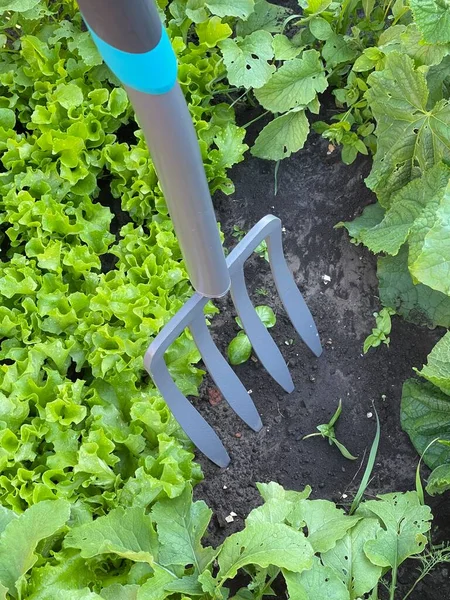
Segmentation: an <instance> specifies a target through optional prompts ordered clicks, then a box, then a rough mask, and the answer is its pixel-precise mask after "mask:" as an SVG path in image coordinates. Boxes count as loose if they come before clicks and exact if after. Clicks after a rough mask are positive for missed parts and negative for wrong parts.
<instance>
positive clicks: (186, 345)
mask: <svg viewBox="0 0 450 600" xmlns="http://www.w3.org/2000/svg"><path fill="white" fill-rule="evenodd" d="M170 8H171V9H172V11H173V10H174V7H173V6H171V7H170ZM0 11H1V13H2V27H3V29H2V30H3V32H4V33H2V34H1V38H0V43H1V44H2V46H3V51H2V53H1V55H0V160H1V163H2V172H1V173H0V198H1V199H0V244H1V250H2V255H1V262H0V297H1V300H0V440H1V442H0V503H1V504H2V505H3V506H5V507H9V508H10V509H13V510H14V511H16V512H21V511H23V510H25V509H26V508H27V507H28V506H32V505H34V504H37V503H38V502H39V501H42V500H46V499H53V500H56V499H67V500H70V501H71V502H73V503H75V504H76V505H77V506H79V510H80V511H81V513H82V514H84V512H86V511H89V512H92V513H94V514H104V513H105V512H107V511H108V510H110V509H111V508H114V507H120V506H122V507H128V506H140V507H142V508H143V507H147V506H148V505H150V504H151V503H153V502H154V501H155V500H156V499H158V498H161V497H176V496H177V495H179V494H180V493H182V491H183V490H184V488H185V486H186V482H191V483H192V484H195V483H196V482H197V481H198V480H199V479H200V477H201V472H200V469H199V467H198V466H197V465H196V464H195V463H193V454H192V452H191V448H190V446H189V443H188V440H187V439H186V438H185V436H184V434H183V432H182V431H181V430H180V428H179V427H178V426H177V424H176V422H175V421H174V419H173V417H172V416H171V414H170V412H169V411H168V408H167V407H166V405H165V403H164V402H163V400H162V398H161V397H160V395H159V394H158V392H157V390H156V389H155V388H154V386H153V384H152V382H151V381H150V379H149V377H148V376H147V375H146V373H145V371H144V369H143V354H144V352H145V349H146V347H147V345H148V344H149V343H150V342H151V340H152V339H153V337H154V336H155V335H156V334H157V333H158V331H159V330H160V329H161V327H163V325H164V324H165V323H166V322H167V321H168V320H169V319H170V318H171V317H172V316H173V315H174V314H175V312H176V311H177V310H178V309H179V308H180V307H181V306H182V305H183V303H184V302H185V301H186V299H187V298H188V297H189V296H190V295H191V294H192V289H191V287H190V285H189V281H188V277H187V273H186V271H185V268H184V265H183V262H182V259H181V254H180V250H179V246H178V243H177V240H176V238H175V236H174V233H173V228H172V224H171V222H170V220H169V218H168V216H167V210H166V207H165V203H164V198H163V195H162V193H161V190H160V188H159V186H158V181H157V178H156V174H155V170H154V167H153V164H152V161H151V159H150V157H149V155H148V152H147V150H146V147H145V143H144V140H143V137H142V133H141V131H140V130H139V129H138V125H137V124H136V123H135V122H134V120H133V112H132V109H131V106H130V103H129V101H128V99H127V96H126V93H125V91H124V90H123V89H122V88H121V87H120V86H119V85H118V82H117V81H116V80H115V78H114V76H113V75H112V74H111V73H110V72H109V70H108V69H107V68H106V67H105V65H103V64H102V61H101V58H100V56H99V54H98V52H97V50H96V48H95V46H94V44H93V42H92V40H91V38H90V35H89V33H88V32H86V31H84V30H83V27H82V23H81V17H80V15H79V13H78V10H77V7H76V3H75V2H54V1H52V2H50V1H46V0H45V1H44V0H40V1H34V0H14V1H11V2H6V3H3V4H2V5H1V7H0ZM167 15H168V16H170V11H169V7H167ZM168 29H169V34H170V36H171V38H172V43H173V45H174V48H175V49H176V52H177V54H178V58H179V62H180V82H181V85H182V87H183V89H184V92H185V94H186V97H187V100H188V103H189V108H190V110H191V114H192V117H193V120H194V123H195V126H196V128H197V132H198V135H199V138H200V144H201V150H202V155H203V157H204V162H205V169H206V172H207V176H208V180H209V182H210V186H211V189H212V190H213V191H214V190H216V189H221V190H222V191H224V192H226V193H229V192H230V191H232V189H233V188H232V184H231V181H230V180H229V179H228V177H227V170H228V168H229V167H231V166H232V165H233V164H234V163H235V162H238V161H240V160H241V159H242V154H243V152H244V151H245V150H246V146H245V144H244V143H243V142H242V139H243V135H244V130H243V129H241V128H239V127H238V126H237V125H236V124H235V122H234V113H233V111H232V109H230V108H229V107H227V106H225V105H224V104H222V103H217V102H215V101H214V98H215V93H216V92H217V91H219V90H221V89H222V88H223V87H224V83H223V81H222V79H223V73H224V66H223V64H222V62H221V59H220V55H219V54H218V52H217V49H215V39H214V37H215V35H217V31H216V29H214V28H213V29H212V30H211V29H208V28H205V27H203V28H199V39H198V40H196V41H195V42H194V41H189V42H187V41H186V40H185V39H184V37H183V32H182V29H181V28H180V27H179V26H178V25H177V24H176V19H175V20H174V21H173V23H172V24H169V26H168ZM219 29H220V28H219ZM227 31H228V30H227V29H226V28H225V31H223V28H222V33H220V37H221V38H222V39H223V37H224V35H225V37H226V35H227ZM125 140H127V141H125ZM115 198H117V202H119V203H120V204H121V207H122V213H117V210H116V209H115V206H116V204H115V203H116V200H115ZM207 312H208V313H212V312H214V308H213V307H212V306H209V307H208V308H207ZM198 360H199V355H198V352H197V350H196V348H195V345H194V344H193V341H192V340H191V338H190V337H189V336H188V335H187V334H184V335H182V336H181V337H180V339H179V340H177V341H176V342H175V343H174V344H173V346H172V347H171V348H170V350H169V351H168V353H167V362H168V365H169V369H170V371H171V373H172V375H173V377H174V379H175V381H176V382H177V384H178V385H179V386H180V388H181V389H182V390H183V392H184V393H186V394H196V393H197V390H198V386H199V384H200V382H201V378H202V371H201V370H199V369H198V367H197V366H196V363H197V362H198ZM81 513H80V514H81Z"/></svg>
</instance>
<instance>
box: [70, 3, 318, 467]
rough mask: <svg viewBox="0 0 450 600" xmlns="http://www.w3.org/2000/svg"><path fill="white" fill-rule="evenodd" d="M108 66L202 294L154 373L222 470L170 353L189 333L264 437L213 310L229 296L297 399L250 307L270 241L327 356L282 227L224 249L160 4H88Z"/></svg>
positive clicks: (221, 453)
mask: <svg viewBox="0 0 450 600" xmlns="http://www.w3.org/2000/svg"><path fill="white" fill-rule="evenodd" d="M78 3H79V5H80V8H81V11H82V14H83V17H84V20H85V22H86V24H87V26H88V28H89V29H90V31H91V33H92V36H93V39H94V41H95V43H96V45H97V47H98V49H99V51H100V53H101V54H102V56H103V58H104V60H105V62H106V63H107V64H108V66H109V67H110V68H111V70H112V71H113V72H114V73H115V75H116V76H117V77H118V78H119V80H120V81H121V82H122V83H123V84H124V85H125V88H126V90H127V93H128V96H129V98H130V100H131V102H132V104H133V106H134V109H135V112H136V115H137V117H138V121H139V123H140V126H141V127H142V129H143V131H144V134H145V137H146V140H147V144H148V147H149V150H150V154H151V156H152V159H153V162H154V164H155V168H156V171H157V174H158V177H159V181H160V185H161V188H162V190H163V193H164V196H165V199H166V202H167V206H168V209H169V213H170V216H171V219H172V221H173V226H174V229H175V232H176V234H177V237H178V241H179V243H180V247H181V251H182V254H183V257H184V261H185V264H186V269H187V271H188V273H189V277H190V280H191V283H192V285H193V287H194V288H195V290H196V292H195V293H194V295H193V296H192V297H191V298H190V299H189V300H188V301H187V302H186V304H185V305H184V306H183V307H182V308H181V309H180V311H179V312H178V313H177V314H176V315H175V316H174V317H173V318H172V319H171V320H170V321H169V322H168V323H167V324H166V325H165V326H164V327H163V329H162V330H161V331H160V332H159V334H158V335H157V336H156V337H155V339H154V340H153V342H152V343H151V344H150V346H149V348H148V350H147V352H146V354H145V359H144V364H145V368H146V369H147V371H148V372H149V373H150V375H151V377H152V378H153V381H154V383H155V385H156V386H157V387H158V389H159V391H160V392H161V394H162V396H163V397H164V400H165V401H166V402H167V404H168V406H169V407H170V409H171V411H172V413H173V415H174V417H175V418H176V419H177V421H178V422H179V424H180V425H181V427H182V428H183V430H184V431H185V433H186V434H187V435H188V436H189V437H190V438H191V440H192V441H193V442H194V444H195V445H196V446H197V448H198V449H199V450H201V452H203V453H204V454H205V455H206V456H207V457H208V458H209V459H210V460H212V461H213V462H215V463H216V464H217V465H219V466H221V467H225V466H227V465H228V463H229V462H230V457H229V456H228V453H227V451H226V450H225V448H224V446H223V444H222V442H221V441H220V439H219V437H218V435H217V434H216V432H215V431H214V430H213V428H212V427H211V426H210V425H209V424H208V423H207V422H206V421H205V419H204V418H203V417H202V416H201V415H200V413H198V412H197V410H196V409H195V408H194V406H193V405H192V404H191V403H190V402H189V400H188V399H187V398H186V397H185V396H184V395H183V394H182V393H181V392H180V390H179V389H178V388H177V386H176V385H175V383H174V381H173V380H172V377H171V375H170V373H169V371H168V369H167V366H166V363H165V361H164V353H165V351H166V350H167V348H168V347H169V346H170V344H171V343H172V342H174V341H175V339H176V338H177V337H178V336H179V335H180V334H181V333H182V332H183V330H184V329H185V327H188V328H189V330H190V331H191V334H192V337H193V339H194V341H195V344H196V345H197V347H198V350H199V352H200V354H201V356H202V359H203V362H204V364H205V366H206V368H207V370H208V371H209V373H210V375H211V377H212V378H213V380H214V381H215V383H216V385H217V387H218V388H219V390H220V391H221V393H222V395H223V396H224V398H225V399H226V400H227V402H228V403H229V404H230V406H231V407H232V409H233V410H234V411H235V412H236V414H237V415H239V417H240V418H241V419H242V420H243V421H244V422H245V423H247V425H248V426H249V427H251V428H252V429H253V430H255V431H259V430H260V429H261V427H262V422H261V418H260V416H259V414H258V411H257V409H256V407H255V404H254V403H253V400H252V399H251V397H250V396H249V394H248V393H247V391H246V389H245V387H244V385H243V384H242V382H241V381H240V379H239V378H238V377H237V375H236V374H235V373H234V371H233V370H232V368H231V367H230V365H229V364H228V362H227V361H226V360H225V358H224V357H223V356H222V354H221V353H220V352H219V350H218V348H217V347H216V345H215V343H214V341H213V339H212V337H211V334H210V333H209V330H208V327H207V324H206V321H205V317H204V313H203V309H204V307H205V305H206V303H207V302H208V300H209V299H211V298H220V297H222V296H224V295H225V294H226V293H227V292H228V291H230V292H231V297H232V300H233V303H234V306H235V308H236V312H237V314H238V315H239V318H240V320H241V322H242V326H243V329H244V330H245V332H246V334H247V335H248V337H249V339H250V342H251V344H252V346H253V349H254V351H255V353H256V355H257V356H258V358H259V360H260V361H261V363H262V364H263V366H264V367H265V368H266V369H267V371H268V372H269V373H270V375H271V376H272V377H273V378H274V379H275V380H276V381H277V382H278V383H279V384H280V385H281V386H282V387H283V388H284V389H285V390H286V391H287V392H292V390H293V389H294V384H293V382H292V378H291V375H290V373H289V370H288V368H287V365H286V362H285V361H284V359H283V356H282V355H281V352H280V351H279V349H278V347H277V345H276V344H275V342H274V341H273V339H272V337H271V336H270V334H269V332H268V331H267V329H266V328H265V326H264V325H263V323H262V321H261V320H260V318H259V317H258V314H257V313H256V311H255V309H254V307H253V304H252V302H251V300H250V298H249V295H248V292H247V288H246V284H245V278H244V263H245V261H246V260H247V259H248V257H249V256H250V255H251V254H252V252H253V251H254V249H255V248H256V247H257V246H258V245H259V244H260V243H261V242H262V241H263V240H266V242H267V248H268V254H269V264H270V268H271V270H272V274H273V277H274V280H275V285H276V288H277V290H278V294H279V296H280V298H281V301H282V303H283V305H284V308H285V310H286V312H287V314H288V315H289V318H290V319H291V321H292V324H293V326H294V328H295V329H296V331H297V333H298V334H299V336H300V337H301V338H302V339H303V341H304V342H305V343H306V345H307V346H308V347H309V348H310V349H311V350H312V352H313V353H314V354H315V355H316V356H320V354H321V352H322V347H321V344H320V340H319V334H318V332H317V328H316V325H315V323H314V319H313V317H312V315H311V313H310V311H309V309H308V307H307V305H306V303H305V301H304V299H303V297H302V295H301V293H300V292H299V290H298V288H297V286H296V284H295V281H294V279H293V277H292V275H291V273H290V271H289V268H288V266H287V263H286V259H285V257H284V253H283V246H282V229H281V221H280V219H278V218H277V217H275V216H273V215H267V216H265V217H264V218H263V219H261V220H260V221H259V222H258V223H257V224H256V225H255V226H254V227H253V228H252V229H251V230H250V231H249V232H248V233H247V235H246V236H245V237H244V238H243V239H242V240H241V241H240V242H239V243H238V244H237V246H236V247H235V248H234V249H233V251H232V252H231V253H230V254H229V255H228V257H227V258H225V256H224V252H223V248H222V244H221V241H220V236H219V231H218V227H217V222H216V218H215V215H214V209H213V205H212V201H211V196H210V193H209V189H208V183H207V180H206V176H205V172H204V169H203V162H202V158H201V155H200V149H199V146H198V141H197V137H196V133H195V129H194V127H193V124H192V121H191V118H190V115H189V111H188V108H187V105H186V101H185V99H184V96H183V93H182V91H181V89H180V87H179V85H178V83H177V81H176V78H177V62H176V57H175V54H174V52H173V50H172V47H171V44H170V41H169V38H168V36H167V33H166V31H165V29H164V27H163V26H162V24H161V20H160V17H159V14H158V11H157V9H156V6H155V5H154V4H153V0H78Z"/></svg>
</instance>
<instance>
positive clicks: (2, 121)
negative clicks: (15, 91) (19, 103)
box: [0, 108, 16, 130]
mask: <svg viewBox="0 0 450 600" xmlns="http://www.w3.org/2000/svg"><path fill="white" fill-rule="evenodd" d="M15 124H16V115H15V113H14V111H13V110H11V109H10V108H0V127H3V129H6V130H7V129H13V127H14V126H15Z"/></svg>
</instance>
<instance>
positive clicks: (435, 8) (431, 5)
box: [409, 0, 450, 44]
mask: <svg viewBox="0 0 450 600" xmlns="http://www.w3.org/2000/svg"><path fill="white" fill-rule="evenodd" d="M409 3H410V6H411V10H412V11H413V14H414V20H415V21H416V23H417V25H418V27H419V29H420V30H421V32H422V34H423V37H424V38H425V40H426V41H427V42H429V43H430V44H445V43H447V42H450V6H449V4H448V0H410V2H409Z"/></svg>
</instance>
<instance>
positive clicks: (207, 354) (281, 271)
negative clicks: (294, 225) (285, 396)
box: [144, 215, 322, 467]
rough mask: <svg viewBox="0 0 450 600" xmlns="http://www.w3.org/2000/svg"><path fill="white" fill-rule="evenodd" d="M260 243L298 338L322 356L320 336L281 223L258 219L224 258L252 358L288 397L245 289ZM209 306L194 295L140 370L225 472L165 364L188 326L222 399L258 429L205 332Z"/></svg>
mask: <svg viewBox="0 0 450 600" xmlns="http://www.w3.org/2000/svg"><path fill="white" fill-rule="evenodd" d="M263 240H266V242H267V248H268V254H269V264H270V268H271V271H272V275H273V278H274V281H275V285H276V288H277V291H278V294H279V296H280V299H281V301H282V303H283V306H284V308H285V310H286V312H287V314H288V316H289V318H290V320H291V322H292V324H293V326H294V328H295V330H296V331H297V333H298V334H299V336H300V337H301V338H302V340H303V341H304V342H305V344H306V345H307V346H308V347H309V348H310V350H312V352H313V353H314V354H315V355H316V356H320V354H321V353H322V346H321V344H320V339H319V334H318V332H317V328H316V325H315V323H314V319H313V317H312V315H311V313H310V311H309V309H308V307H307V305H306V303H305V301H304V299H303V296H302V295H301V293H300V291H299V290H298V288H297V286H296V284H295V281H294V279H293V276H292V274H291V272H290V271H289V268H288V266H287V263H286V259H285V257H284V253H283V245H282V230H281V221H280V219H278V218H277V217H274V216H273V215H267V216H265V217H264V218H262V219H261V220H260V221H259V222H258V223H257V224H256V225H255V226H254V227H253V228H252V229H251V230H250V231H249V232H248V233H247V235H246V236H245V237H244V238H243V239H242V240H241V241H240V242H239V243H238V244H237V246H236V247H235V248H234V249H233V251H232V252H230V254H229V255H228V257H227V259H226V262H227V267H228V270H229V274H230V279H231V287H230V292H231V297H232V300H233V304H234V306H235V308H236V312H237V314H238V315H239V318H240V320H241V323H242V326H243V329H244V331H245V333H246V334H247V336H248V337H249V339H250V342H251V344H252V346H253V350H254V352H255V354H256V355H257V357H258V358H259V360H260V361H261V363H262V365H263V366H264V367H265V369H266V370H267V371H268V372H269V373H270V375H271V376H272V377H273V379H275V381H277V382H278V383H279V384H280V385H281V387H283V388H284V389H285V390H286V392H292V391H293V389H294V384H293V382H292V378H291V375H290V373H289V370H288V368H287V365H286V362H285V360H284V358H283V356H282V354H281V352H280V350H279V349H278V346H277V345H276V344H275V342H274V340H273V339H272V337H271V335H270V333H269V332H268V330H267V329H266V327H265V326H264V324H263V323H262V321H261V320H260V318H259V317H258V314H257V313H256V311H255V308H254V306H253V304H252V302H251V300H250V297H249V295H248V292H247V288H246V285H245V278H244V263H245V261H246V260H247V259H248V258H249V256H250V255H251V254H252V252H253V251H254V249H255V248H256V247H257V246H258V245H259V244H260V243H261V242H262V241H263ZM208 301H209V298H207V297H205V296H203V295H202V294H199V293H198V292H197V293H195V294H194V295H193V296H192V297H191V298H190V299H189V300H188V301H187V302H186V304H185V305H184V306H183V307H182V308H181V309H180V310H179V311H178V313H177V314H176V315H175V316H174V317H173V318H172V319H171V320H170V321H169V322H168V323H167V324H166V325H165V327H164V328H163V329H162V330H161V331H160V332H159V334H158V335H157V336H156V338H155V339H154V340H153V342H152V343H151V344H150V346H149V347H148V349H147V352H146V354H145V357H144V365H145V368H146V370H147V371H148V372H149V374H150V375H151V377H152V379H153V381H154V383H155V385H156V386H157V387H158V389H159V391H160V392H161V394H162V396H163V398H164V400H165V401H166V403H167V405H168V406H169V408H170V410H171V411H172V413H173V415H174V417H175V418H176V419H177V421H178V422H179V424H180V425H181V427H182V428H183V430H184V431H185V433H186V435H187V436H188V437H189V438H190V439H191V440H192V441H193V442H194V444H195V445H196V446H197V448H198V449H199V450H200V451H201V452H203V454H205V455H206V456H207V457H208V458H209V459H210V460H211V461H213V462H214V463H216V464H217V465H219V466H220V467H226V466H227V465H228V464H229V462H230V457H229V455H228V453H227V451H226V450H225V448H224V446H223V444H222V442H221V441H220V439H219V437H218V435H217V434H216V432H215V431H214V429H213V428H212V427H211V426H210V425H209V424H208V423H207V422H206V421H205V419H204V418H203V417H202V416H201V415H200V413H199V412H198V411H197V410H196V409H195V408H194V406H193V405H192V404H191V403H190V402H189V400H188V399H187V398H186V397H185V396H184V395H183V394H182V393H181V392H180V390H179V389H178V388H177V386H176V385H175V383H174V381H173V379H172V377H171V375H170V373H169V371H168V369H167V366H166V363H165V361H164V353H165V351H166V350H167V349H168V347H169V346H170V344H172V342H174V341H175V340H176V339H177V337H178V336H179V335H180V334H181V333H182V332H183V331H184V329H185V327H188V328H189V330H190V332H191V334H192V337H193V339H194V341H195V344H196V346H197V348H198V350H199V352H200V354H201V356H202V359H203V362H204V364H205V366H206V368H207V370H208V371H209V373H210V375H211V377H212V379H213V380H214V382H215V384H216V385H217V387H218V389H219V390H220V391H221V393H222V395H223V397H224V398H225V400H226V401H227V402H228V404H229V405H230V406H231V408H232V409H233V410H234V412H235V413H236V414H237V415H238V416H239V417H240V418H241V419H242V420H243V421H244V422H245V423H246V424H247V425H248V426H249V427H251V428H252V429H253V430H254V431H259V430H260V429H261V427H262V422H261V418H260V416H259V413H258V411H257V409H256V407H255V404H254V402H253V400H252V399H251V397H250V396H249V394H248V393H247V390H246V389H245V387H244V385H243V384H242V382H241V381H240V379H239V378H238V376H237V375H236V374H235V372H234V371H233V369H232V368H231V367H230V365H229V364H228V362H227V361H226V360H225V358H224V357H223V356H222V354H221V353H220V352H219V350H218V348H217V346H216V345H215V343H214V341H213V339H212V337H211V334H210V333H209V330H208V327H207V325H206V321H205V317H204V314H203V308H204V307H205V305H206V303H207V302H208Z"/></svg>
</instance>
